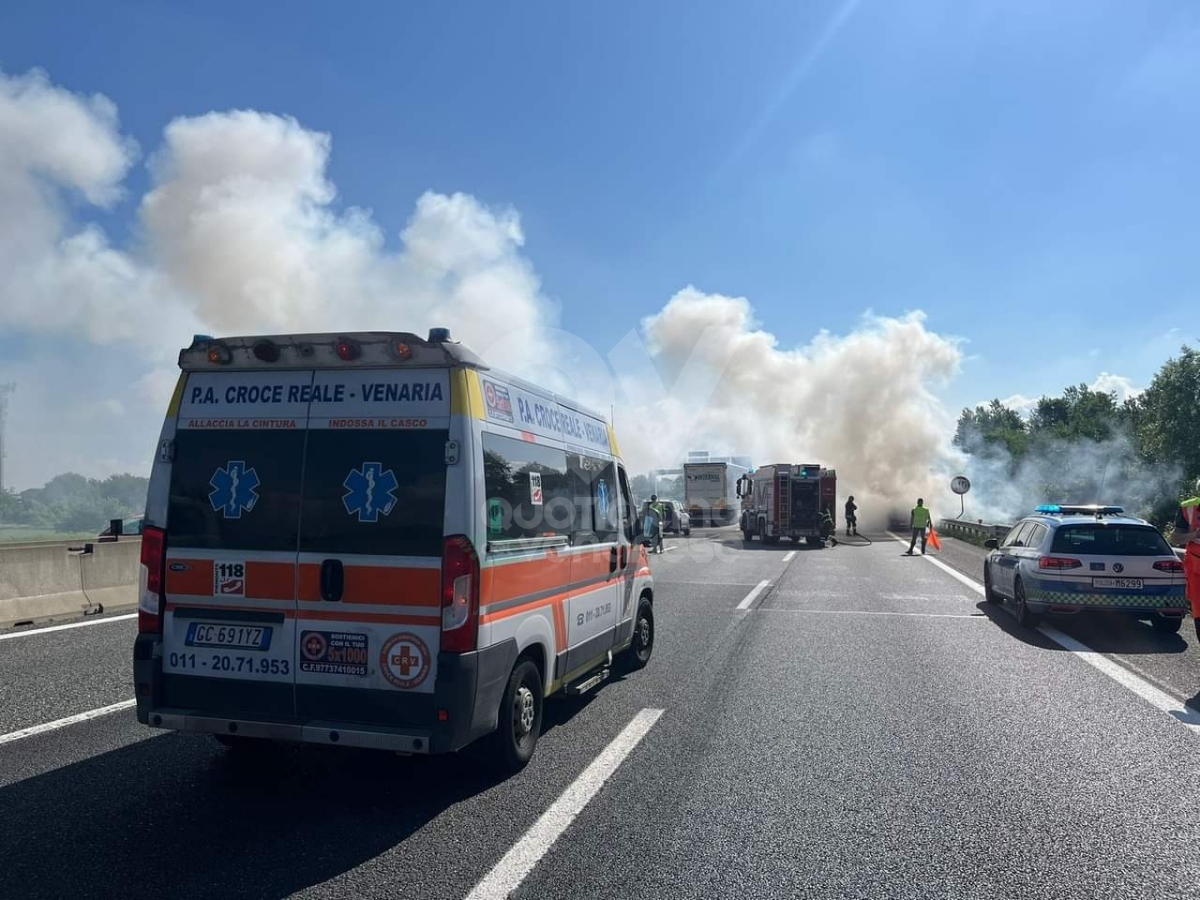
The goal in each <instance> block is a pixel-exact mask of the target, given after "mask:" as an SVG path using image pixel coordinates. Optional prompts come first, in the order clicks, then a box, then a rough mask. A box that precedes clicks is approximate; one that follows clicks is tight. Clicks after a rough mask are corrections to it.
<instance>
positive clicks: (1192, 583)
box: [1173, 496, 1200, 638]
mask: <svg viewBox="0 0 1200 900" xmlns="http://www.w3.org/2000/svg"><path fill="white" fill-rule="evenodd" d="M1173 537H1174V538H1175V543H1176V545H1177V546H1180V547H1183V548H1184V557H1183V573H1184V578H1185V579H1186V581H1187V589H1186V590H1187V598H1188V603H1190V604H1191V607H1192V621H1193V622H1194V623H1195V625H1196V637H1197V638H1200V496H1197V497H1193V498H1192V499H1191V500H1184V501H1183V502H1182V503H1181V504H1179V518H1178V519H1177V520H1176V522H1175V534H1174V535H1173Z"/></svg>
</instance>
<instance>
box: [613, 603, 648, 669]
mask: <svg viewBox="0 0 1200 900" xmlns="http://www.w3.org/2000/svg"><path fill="white" fill-rule="evenodd" d="M653 653H654V607H653V606H652V605H651V604H650V601H649V600H647V599H646V598H645V597H643V598H642V600H641V602H640V603H639V604H638V611H637V618H636V619H635V620H634V623H633V643H631V644H630V645H629V649H628V650H626V651H625V652H624V653H622V654H621V670H622V671H624V672H636V671H637V670H638V669H644V668H645V667H646V664H647V663H648V662H650V656H651V654H653Z"/></svg>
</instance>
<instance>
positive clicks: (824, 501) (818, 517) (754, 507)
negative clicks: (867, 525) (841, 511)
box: [739, 463, 837, 546]
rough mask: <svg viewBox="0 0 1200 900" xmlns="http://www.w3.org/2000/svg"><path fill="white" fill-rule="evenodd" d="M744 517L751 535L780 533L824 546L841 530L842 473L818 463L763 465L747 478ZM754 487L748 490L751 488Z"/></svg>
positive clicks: (771, 539)
mask: <svg viewBox="0 0 1200 900" xmlns="http://www.w3.org/2000/svg"><path fill="white" fill-rule="evenodd" d="M742 485H743V487H742V495H743V496H742V499H743V509H742V515H741V520H740V522H739V524H740V527H741V529H742V534H743V536H744V537H745V538H746V540H748V541H749V540H752V539H753V538H756V537H757V538H758V539H759V540H761V541H763V542H764V543H767V544H776V543H778V542H779V539H780V538H785V537H786V538H791V539H792V540H793V541H795V542H796V543H799V542H800V541H801V540H805V541H807V542H808V543H809V544H812V545H814V546H820V545H824V543H825V541H826V539H827V538H829V537H832V536H833V534H834V533H835V532H836V531H837V472H836V471H835V470H833V469H826V468H823V467H822V466H821V465H820V464H818V463H807V464H804V465H793V464H791V463H775V464H773V465H769V466H760V467H759V468H758V469H756V470H755V471H754V473H753V474H752V475H751V476H750V477H749V479H748V480H745V479H744V480H743V482H742ZM747 489H748V492H747Z"/></svg>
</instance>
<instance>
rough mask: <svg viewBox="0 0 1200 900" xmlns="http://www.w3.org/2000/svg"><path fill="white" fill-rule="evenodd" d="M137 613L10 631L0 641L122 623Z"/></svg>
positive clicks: (1, 635) (135, 616)
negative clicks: (109, 623) (69, 629)
mask: <svg viewBox="0 0 1200 900" xmlns="http://www.w3.org/2000/svg"><path fill="white" fill-rule="evenodd" d="M136 618H137V613H126V614H124V615H121V616H109V617H107V618H105V619H88V620H86V621H84V622H68V623H67V624H66V625H47V626H46V627H45V628H31V629H29V630H28V631H10V632H8V633H7V634H0V641H8V640H12V639H13V638H19V637H32V636H33V635H35V634H48V633H49V632H51V631H66V630H67V629H68V628H87V627H88V626H89V625H104V624H106V623H108V622H124V621H125V620H126V619H136Z"/></svg>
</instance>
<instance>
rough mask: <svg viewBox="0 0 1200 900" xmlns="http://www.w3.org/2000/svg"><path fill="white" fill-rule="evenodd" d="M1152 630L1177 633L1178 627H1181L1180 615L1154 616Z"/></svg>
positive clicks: (1181, 618)
mask: <svg viewBox="0 0 1200 900" xmlns="http://www.w3.org/2000/svg"><path fill="white" fill-rule="evenodd" d="M1153 621H1154V630H1155V631H1157V632H1160V633H1161V634H1179V629H1180V628H1182V627H1183V617H1182V616H1178V617H1176V616H1170V617H1168V616H1155V617H1154V619H1153Z"/></svg>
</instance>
